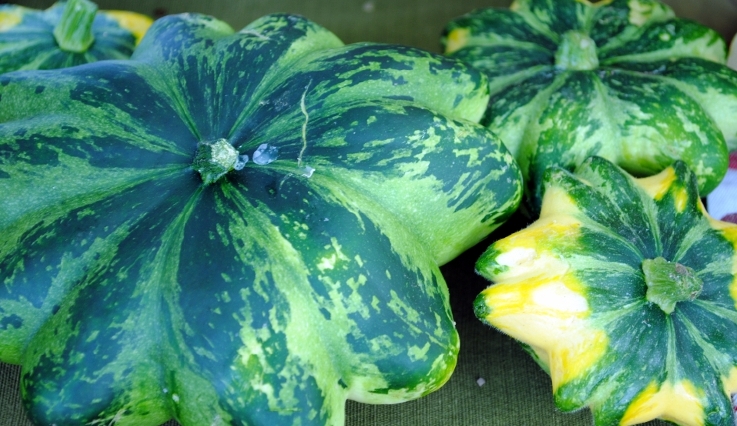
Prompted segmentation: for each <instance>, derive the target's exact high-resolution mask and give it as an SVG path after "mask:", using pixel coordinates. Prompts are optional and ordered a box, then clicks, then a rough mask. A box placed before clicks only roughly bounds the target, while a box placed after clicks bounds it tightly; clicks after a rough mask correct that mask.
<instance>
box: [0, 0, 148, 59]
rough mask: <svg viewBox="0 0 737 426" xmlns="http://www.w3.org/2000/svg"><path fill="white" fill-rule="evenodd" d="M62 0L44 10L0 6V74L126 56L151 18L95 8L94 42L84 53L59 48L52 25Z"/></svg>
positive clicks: (63, 2)
mask: <svg viewBox="0 0 737 426" xmlns="http://www.w3.org/2000/svg"><path fill="white" fill-rule="evenodd" d="M65 5H66V2H65V1H60V2H56V3H54V4H53V5H52V6H51V7H49V8H48V9H45V10H37V9H32V8H28V7H23V6H18V5H12V4H4V5H0V52H2V53H1V54H0V73H6V72H10V71H17V70H34V69H41V70H48V69H57V68H66V67H71V66H75V65H81V64H86V63H90V62H95V61H100V60H106V59H128V58H129V57H130V56H131V55H132V54H133V50H134V49H135V47H136V45H137V44H138V42H139V41H140V39H141V38H142V37H143V35H144V34H145V32H146V30H147V29H148V27H149V26H151V23H152V22H153V20H152V19H151V18H149V17H148V16H145V15H142V14H139V13H135V12H129V11H119V10H116V11H97V13H96V15H95V18H94V21H93V23H92V35H93V37H94V42H93V43H92V45H91V46H90V47H89V48H87V49H86V50H84V51H83V52H72V51H67V50H64V49H62V48H60V47H59V45H58V43H57V42H56V39H55V37H54V28H55V27H56V25H57V24H59V22H60V20H61V18H62V15H63V11H64V6H65Z"/></svg>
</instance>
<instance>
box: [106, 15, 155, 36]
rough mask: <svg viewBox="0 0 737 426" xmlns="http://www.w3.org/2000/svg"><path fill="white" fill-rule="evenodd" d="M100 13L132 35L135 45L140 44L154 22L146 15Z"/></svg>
mask: <svg viewBox="0 0 737 426" xmlns="http://www.w3.org/2000/svg"><path fill="white" fill-rule="evenodd" d="M102 13H104V14H105V15H107V16H108V17H110V18H112V19H114V20H115V21H117V22H118V24H119V25H120V26H121V27H123V28H125V29H127V30H128V31H130V32H131V33H133V36H134V37H135V38H136V45H138V43H140V42H141V39H142V38H143V36H144V35H145V34H146V31H148V28H149V27H150V26H151V24H153V22H154V21H153V19H151V18H149V17H148V16H146V15H142V14H140V13H136V12H129V11H125V10H105V11H102Z"/></svg>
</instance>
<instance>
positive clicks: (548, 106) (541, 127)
mask: <svg viewBox="0 0 737 426" xmlns="http://www.w3.org/2000/svg"><path fill="white" fill-rule="evenodd" d="M442 40H443V45H444V49H445V52H446V54H448V55H450V56H452V57H455V58H459V59H463V60H465V61H467V62H469V63H471V64H473V65H475V66H477V67H479V68H480V69H482V70H483V71H484V72H486V74H487V75H488V77H489V81H490V82H489V84H490V91H491V95H492V97H491V101H490V102H489V106H488V111H487V115H486V116H485V118H484V120H483V123H484V124H485V125H487V126H488V127H489V128H490V129H492V130H493V131H494V132H496V133H497V134H498V135H499V136H500V138H501V139H502V141H504V143H505V144H507V147H508V148H509V149H510V151H512V154H513V155H514V156H515V158H516V159H517V160H518V162H519V164H520V167H521V168H522V172H523V176H524V177H525V179H526V180H527V183H528V198H529V201H530V202H529V203H527V204H529V205H530V206H531V207H532V210H534V211H539V205H540V190H541V187H540V185H541V182H542V176H543V174H544V172H545V169H546V168H547V167H548V166H553V165H556V166H562V167H565V168H567V169H569V170H573V168H575V166H577V165H578V164H580V163H581V162H583V161H584V160H585V159H586V158H588V157H589V156H592V155H597V156H600V157H604V158H606V159H608V160H610V161H612V162H614V163H615V164H617V165H619V166H621V167H622V168H624V169H625V170H627V171H628V172H629V173H631V174H633V175H635V176H639V177H644V176H650V175H653V174H655V173H657V172H659V171H661V170H663V169H664V168H665V167H667V166H668V165H670V164H671V163H672V162H673V161H675V160H682V161H684V162H686V164H688V166H689V167H690V168H691V169H692V170H693V171H694V172H695V173H696V176H697V181H698V184H699V191H700V193H701V195H702V196H706V194H708V193H709V192H710V191H711V190H713V189H714V188H715V187H716V186H717V184H718V183H719V182H720V181H721V180H722V178H723V177H724V174H725V173H726V170H727V167H728V150H735V149H737V120H735V119H734V117H737V72H735V71H734V70H732V69H730V68H728V67H727V66H726V65H725V60H726V46H725V43H724V40H723V39H722V38H721V36H720V35H719V34H718V33H717V32H716V31H713V30H711V29H709V28H707V27H705V26H702V25H699V24H697V23H695V22H692V21H689V20H685V19H678V18H676V17H675V14H674V13H673V11H672V10H671V9H670V8H669V7H668V6H666V5H664V4H661V3H659V2H657V1H654V0H604V1H599V2H596V3H592V2H589V1H586V0H515V1H514V2H513V3H512V5H511V6H510V8H508V9H502V8H500V9H482V10H478V11H475V12H472V13H469V14H467V15H465V16H462V17H459V18H458V19H456V20H453V21H451V22H450V23H448V25H447V26H446V28H445V30H444V36H443V39H442Z"/></svg>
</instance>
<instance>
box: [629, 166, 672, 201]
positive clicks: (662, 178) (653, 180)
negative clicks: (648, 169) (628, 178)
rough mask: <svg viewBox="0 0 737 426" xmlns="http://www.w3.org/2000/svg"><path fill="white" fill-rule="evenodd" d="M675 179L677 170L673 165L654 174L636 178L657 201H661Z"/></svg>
mask: <svg viewBox="0 0 737 426" xmlns="http://www.w3.org/2000/svg"><path fill="white" fill-rule="evenodd" d="M675 180H676V171H675V169H673V167H668V168H666V169H664V170H663V171H662V172H660V173H658V174H656V175H653V176H648V177H645V178H640V179H636V181H637V184H638V185H639V186H640V187H642V189H643V190H645V193H647V195H649V196H650V198H652V199H654V200H655V201H659V200H660V199H662V198H663V197H664V196H665V194H667V193H668V190H669V189H670V187H671V186H672V185H673V182H674V181H675Z"/></svg>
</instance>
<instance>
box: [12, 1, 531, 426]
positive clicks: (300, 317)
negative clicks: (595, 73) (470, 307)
mask: <svg viewBox="0 0 737 426" xmlns="http://www.w3.org/2000/svg"><path fill="white" fill-rule="evenodd" d="M487 101H488V83H487V80H486V78H485V77H484V75H483V74H481V73H480V72H478V71H476V70H474V69H472V68H470V67H468V66H467V65H465V64H463V63H461V62H460V61H457V60H452V59H449V58H445V57H443V56H440V55H434V54H430V53H428V52H424V51H421V50H417V49H412V48H408V47H402V46H389V45H375V44H355V45H349V46H343V45H342V43H341V42H340V40H338V39H337V38H336V37H335V35H333V34H332V33H330V32H329V31H327V30H326V29H324V28H322V27H320V26H318V25H316V24H315V23H313V22H310V21H308V20H305V19H304V18H301V17H298V16H292V15H281V14H278V15H269V16H266V17H263V18H261V19H259V20H257V21H255V22H254V23H252V24H250V25H249V26H247V27H246V28H244V29H243V30H241V31H240V32H237V33H233V30H232V29H230V27H228V26H227V25H226V24H225V23H223V22H221V21H218V20H215V19H213V18H210V17H206V16H202V15H195V14H184V15H174V16H168V17H165V18H162V19H159V20H157V21H156V23H154V25H152V27H151V28H150V29H149V32H148V33H147V35H146V36H145V37H144V39H143V41H142V42H141V44H140V45H139V47H138V48H137V49H136V52H135V54H134V55H133V56H132V58H131V59H130V60H125V61H100V62H96V63H93V64H88V65H82V66H78V67H74V68H65V69H62V70H55V71H36V72H30V71H29V72H23V73H8V74H5V75H4V76H2V77H0V123H1V124H0V283H3V285H0V359H2V360H3V361H4V362H12V363H22V365H23V369H22V379H21V380H22V383H21V386H22V394H23V398H24V401H25V405H26V407H27V408H28V410H29V414H30V417H31V418H32V419H33V420H34V421H36V422H38V423H41V424H53V423H58V424H67V423H68V422H74V423H80V424H82V423H85V424H86V423H95V424H103V423H106V422H112V423H115V424H119V425H136V426H141V425H156V424H160V423H162V422H164V421H166V420H167V419H169V418H176V419H177V420H178V421H179V422H180V423H181V424H183V425H185V426H186V425H193V426H194V425H196V426H200V425H210V424H213V425H221V424H249V425H269V426H272V425H302V426H304V425H341V424H343V419H344V412H343V410H344V405H345V400H346V398H351V399H355V400H358V401H364V402H371V403H393V402H400V401H404V400H407V399H411V398H417V397H419V396H422V395H425V394H427V393H428V392H431V391H433V390H435V389H437V388H438V387H439V386H441V385H442V384H443V383H444V382H445V381H446V380H447V379H448V378H449V375H450V374H451V372H452V371H453V368H454V366H455V363H456V357H457V353H458V335H457V332H456V330H455V327H454V324H453V321H452V317H451V312H450V309H449V305H448V292H447V288H446V285H445V281H444V280H443V277H442V275H441V274H440V270H439V267H438V265H439V264H442V263H443V262H446V261H448V260H450V259H452V258H453V257H454V256H456V255H458V254H459V253H460V252H462V251H464V250H465V249H466V248H468V247H470V246H471V245H473V244H475V243H477V242H478V241H479V240H480V239H482V238H483V237H484V236H485V235H487V234H488V233H490V232H491V231H492V230H493V229H495V228H496V227H497V226H499V225H500V224H501V223H502V222H503V221H504V220H505V219H506V218H507V217H508V216H509V215H510V214H511V213H512V212H513V211H514V210H515V209H516V207H517V205H518V204H519V202H520V199H521V193H522V183H521V176H520V171H519V169H518V167H517V166H516V164H515V162H514V159H513V157H512V156H511V155H510V154H509V152H508V151H506V149H505V148H504V146H503V145H502V144H501V142H499V141H498V140H497V139H496V137H495V136H494V135H493V134H492V133H491V132H490V131H488V129H486V128H484V127H483V126H481V125H480V124H478V123H476V122H475V121H476V120H478V119H479V118H480V117H481V115H482V114H483V111H484V108H485V105H486V103H487Z"/></svg>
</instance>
